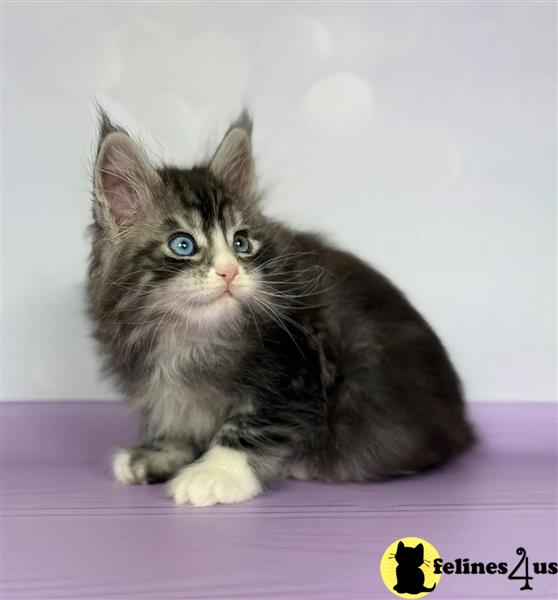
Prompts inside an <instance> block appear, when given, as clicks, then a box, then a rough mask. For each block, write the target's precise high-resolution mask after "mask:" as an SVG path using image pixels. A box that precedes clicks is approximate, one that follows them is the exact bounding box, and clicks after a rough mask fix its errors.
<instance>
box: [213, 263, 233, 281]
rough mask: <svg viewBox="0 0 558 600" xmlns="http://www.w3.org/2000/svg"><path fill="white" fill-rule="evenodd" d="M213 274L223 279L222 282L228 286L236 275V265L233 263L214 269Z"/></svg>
mask: <svg viewBox="0 0 558 600" xmlns="http://www.w3.org/2000/svg"><path fill="white" fill-rule="evenodd" d="M215 272H216V273H217V275H219V277H222V278H223V281H224V282H225V283H226V284H227V286H228V285H230V284H231V282H232V280H233V279H234V278H235V277H236V276H237V274H238V265H235V264H234V263H228V264H226V265H222V266H219V267H216V268H215Z"/></svg>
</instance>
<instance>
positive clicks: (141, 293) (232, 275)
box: [90, 113, 273, 336]
mask: <svg viewBox="0 0 558 600" xmlns="http://www.w3.org/2000/svg"><path fill="white" fill-rule="evenodd" d="M251 130H252V123H251V120H250V118H249V117H248V115H247V114H245V113H243V115H242V116H241V117H240V118H239V119H238V120H237V121H236V122H235V123H234V124H233V125H232V126H231V128H230V129H229V131H228V132H227V134H226V135H225V137H224V139H223V141H222V142H221V144H220V145H219V147H218V148H217V150H216V152H215V154H214V156H213V158H212V160H211V161H210V163H209V164H208V165H206V166H203V167H196V168H193V169H190V170H186V169H178V168H174V167H166V166H165V167H155V166H154V165H153V164H152V163H151V161H150V160H149V158H148V157H147V155H146V153H145V152H144V151H143V150H142V148H141V147H140V146H139V145H138V144H137V143H136V142H135V141H134V140H133V139H132V138H131V137H130V136H129V135H128V134H127V133H126V131H124V130H123V129H121V128H119V127H116V126H115V125H113V124H112V123H111V122H110V121H109V119H108V118H107V117H106V115H104V114H102V117H101V135H100V140H99V146H98V152H97V157H96V161H95V170H94V210H93V215H94V225H93V252H92V261H91V270H90V275H91V278H90V289H91V291H92V295H93V297H94V303H96V306H97V310H98V311H99V312H101V313H102V314H107V313H110V314H112V315H115V314H117V317H118V320H119V322H120V323H122V322H125V320H126V319H129V320H130V322H131V321H132V320H133V319H136V320H138V322H143V323H145V324H147V323H149V322H152V321H155V320H156V319H159V320H162V318H166V320H167V321H171V320H172V321H173V322H175V323H180V325H181V326H182V327H183V328H186V327H187V328H189V329H190V330H191V332H192V333H197V334H198V335H201V336H203V335H204V334H210V333H216V332H217V333H219V332H226V331H229V330H230V329H231V328H233V327H235V326H237V325H238V324H239V323H240V322H242V320H243V318H246V316H247V314H248V312H247V311H248V309H249V308H250V302H251V301H252V300H253V299H254V298H257V294H258V291H261V288H262V285H263V284H262V276H263V274H264V272H265V270H266V265H268V264H270V260H271V261H272V257H273V247H272V243H271V242H270V240H269V236H267V235H266V233H265V232H266V230H267V228H268V226H267V225H266V223H265V221H264V220H263V218H262V217H261V214H260V212H259V210H258V206H257V192H256V186H255V181H254V161H253V157H252V148H251ZM150 320H151V321H150Z"/></svg>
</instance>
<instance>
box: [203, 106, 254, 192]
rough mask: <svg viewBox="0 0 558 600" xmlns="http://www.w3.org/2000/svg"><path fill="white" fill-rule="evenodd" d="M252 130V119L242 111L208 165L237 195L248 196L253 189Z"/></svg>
mask: <svg viewBox="0 0 558 600" xmlns="http://www.w3.org/2000/svg"><path fill="white" fill-rule="evenodd" d="M252 129H253V123H252V119H251V118H250V115H249V114H248V112H247V111H246V110H243V111H242V113H241V114H240V116H239V117H238V119H236V121H234V123H233V124H232V125H231V126H230V127H229V130H228V131H227V133H226V134H225V137H224V138H223V141H222V142H221V144H220V145H219V147H218V148H217V151H216V152H215V155H214V156H213V159H212V160H211V163H210V169H211V171H212V172H213V174H214V175H215V176H216V177H218V178H219V179H221V180H222V181H223V182H224V183H225V185H227V187H229V189H231V190H232V191H233V192H234V193H236V194H238V195H246V194H249V193H250V192H253V188H254V179H255V174H254V159H253V156H252V140H251V136H252Z"/></svg>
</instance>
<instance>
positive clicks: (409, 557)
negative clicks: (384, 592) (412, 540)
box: [393, 542, 436, 594]
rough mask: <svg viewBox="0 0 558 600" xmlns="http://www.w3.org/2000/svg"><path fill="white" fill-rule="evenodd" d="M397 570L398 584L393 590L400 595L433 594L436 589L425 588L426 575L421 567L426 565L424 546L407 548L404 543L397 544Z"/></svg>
mask: <svg viewBox="0 0 558 600" xmlns="http://www.w3.org/2000/svg"><path fill="white" fill-rule="evenodd" d="M395 560H396V561H397V568H396V569H395V574H396V575H397V583H396V585H395V586H394V587H393V589H394V590H395V591H396V592H397V593H398V594H422V593H423V592H431V591H432V590H433V589H434V588H435V587H436V584H434V585H433V586H432V587H431V588H427V587H424V573H423V572H422V570H421V568H420V567H421V565H423V564H424V546H423V545H422V544H418V546H415V547H414V548H412V547H410V546H409V547H407V546H405V544H404V543H403V542H399V544H397V552H396V553H395Z"/></svg>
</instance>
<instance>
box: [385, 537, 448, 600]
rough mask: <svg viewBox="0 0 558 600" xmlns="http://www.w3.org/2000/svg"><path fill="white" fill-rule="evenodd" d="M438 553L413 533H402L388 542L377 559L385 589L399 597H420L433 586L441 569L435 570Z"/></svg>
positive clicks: (433, 588)
mask: <svg viewBox="0 0 558 600" xmlns="http://www.w3.org/2000/svg"><path fill="white" fill-rule="evenodd" d="M436 560H438V561H439V560H440V554H439V553H438V551H437V550H436V548H434V546H433V545H432V544H431V543H430V542H427V541H426V540H423V539H421V538H417V537H405V538H401V539H399V540H396V541H395V542H393V544H391V545H390V546H388V548H387V549H386V551H385V552H384V555H383V556H382V560H381V561H380V575H381V576H382V579H383V581H384V584H385V586H386V587H387V589H388V590H389V591H390V592H391V593H392V594H395V595H396V596H399V597H400V598H422V597H423V596H426V595H427V594H429V593H430V592H432V591H434V590H435V589H436V586H437V585H438V582H439V581H440V577H441V576H442V572H441V571H438V572H435V570H434V561H436Z"/></svg>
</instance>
